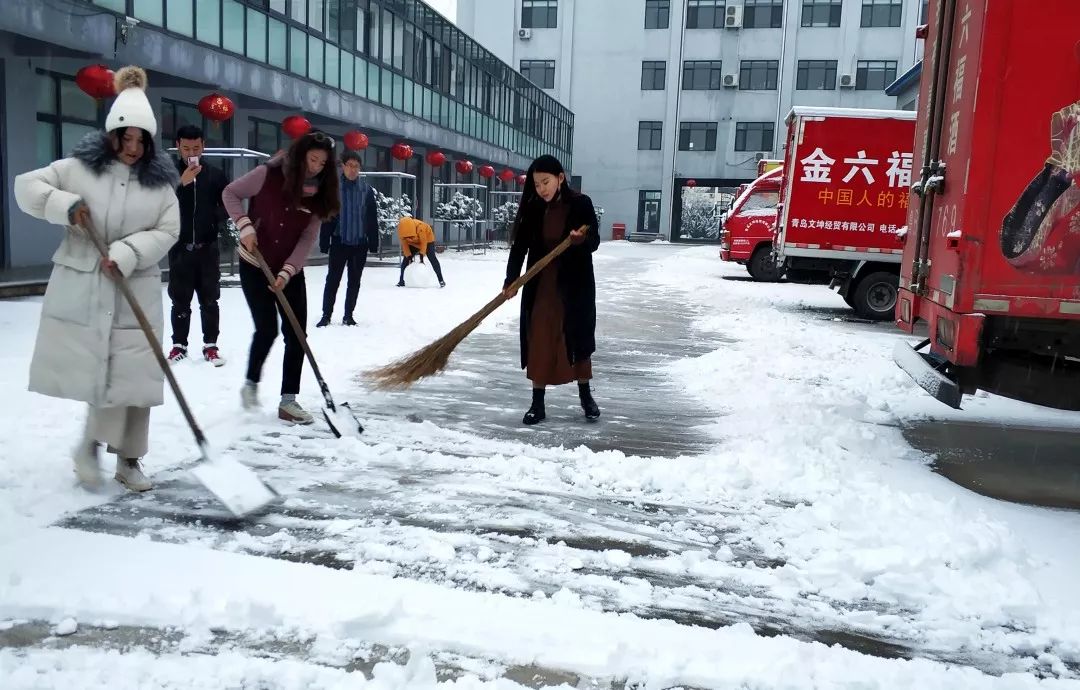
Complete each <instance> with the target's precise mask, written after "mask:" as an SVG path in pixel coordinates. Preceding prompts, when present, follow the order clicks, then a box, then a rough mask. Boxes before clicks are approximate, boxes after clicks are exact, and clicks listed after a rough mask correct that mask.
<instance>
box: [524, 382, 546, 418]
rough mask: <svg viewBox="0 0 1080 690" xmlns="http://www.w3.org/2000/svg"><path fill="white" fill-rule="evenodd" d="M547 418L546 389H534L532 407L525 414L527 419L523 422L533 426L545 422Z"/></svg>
mask: <svg viewBox="0 0 1080 690" xmlns="http://www.w3.org/2000/svg"><path fill="white" fill-rule="evenodd" d="M545 417H547V413H546V412H545V411H544V389H543V388H533V397H532V407H530V408H529V411H528V412H526V413H525V418H524V419H522V420H521V422H522V423H523V424H527V425H529V426H532V425H533V424H539V423H540V422H542V421H544V418H545Z"/></svg>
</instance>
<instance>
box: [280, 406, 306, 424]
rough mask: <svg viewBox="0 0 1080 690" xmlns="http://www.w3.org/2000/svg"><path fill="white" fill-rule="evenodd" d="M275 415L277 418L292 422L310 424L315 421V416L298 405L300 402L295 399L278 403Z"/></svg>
mask: <svg viewBox="0 0 1080 690" xmlns="http://www.w3.org/2000/svg"><path fill="white" fill-rule="evenodd" d="M277 416H278V419H281V420H283V421H286V422H292V423H293V424H312V423H314V422H315V418H314V417H312V416H311V414H310V413H308V411H307V410H305V409H304V408H302V407H300V403H298V402H296V401H295V400H290V401H289V402H287V403H282V404H281V405H278V410H277Z"/></svg>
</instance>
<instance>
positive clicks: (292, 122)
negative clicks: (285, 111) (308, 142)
mask: <svg viewBox="0 0 1080 690" xmlns="http://www.w3.org/2000/svg"><path fill="white" fill-rule="evenodd" d="M281 131H283V132H285V136H287V137H289V138H290V139H299V138H300V137H302V136H304V135H305V134H307V133H308V132H310V131H311V123H310V122H308V119H307V118H306V117H304V116H303V115H290V116H288V117H287V118H285V119H284V120H282V121H281Z"/></svg>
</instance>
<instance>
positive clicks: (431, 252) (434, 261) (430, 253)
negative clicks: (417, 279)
mask: <svg viewBox="0 0 1080 690" xmlns="http://www.w3.org/2000/svg"><path fill="white" fill-rule="evenodd" d="M419 253H420V247H414V246H413V245H411V244H410V245H409V253H408V255H406V256H404V257H402V259H401V278H399V281H400V282H402V283H404V282H405V268H406V267H407V266H408V265H409V264H410V263H411V262H412V258H413V256H414V255H416V254H419ZM425 256H427V258H428V261H430V262H431V267H432V268H433V269H435V277H436V278H438V279H439V282H440V283H441V282H443V278H442V266H440V265H439V257H438V256H437V255H436V252H435V243H434V242H432V243H431V244H429V245H428V246H427V252H425Z"/></svg>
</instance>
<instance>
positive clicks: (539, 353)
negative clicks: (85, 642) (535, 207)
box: [525, 201, 592, 388]
mask: <svg viewBox="0 0 1080 690" xmlns="http://www.w3.org/2000/svg"><path fill="white" fill-rule="evenodd" d="M568 212H569V208H568V207H567V205H566V204H564V203H562V202H560V201H555V202H552V203H550V204H548V206H547V210H546V211H545V212H544V227H543V231H542V232H543V241H544V242H543V245H544V250H545V251H551V250H552V249H554V248H555V246H556V245H558V244H559V242H561V241H562V234H563V230H564V229H565V228H566V214H567V213H568ZM558 278H559V267H558V262H557V261H555V262H552V263H551V264H549V265H548V267H547V268H545V269H544V270H543V271H541V272H540V275H538V276H537V277H536V281H537V285H536V301H535V302H534V303H533V309H532V318H531V320H530V322H529V354H528V357H529V359H528V362H527V367H526V372H525V375H526V376H528V378H529V380H530V381H532V382H533V387H534V388H542V387H544V386H558V385H561V384H564V383H570V382H572V381H585V380H588V379H591V378H592V361H591V360H589V359H584V360H579V361H578V362H576V363H574V364H573V365H571V364H570V360H569V358H568V357H567V355H566V336H565V335H564V334H563V311H564V310H563V302H562V297H560V296H559V283H558Z"/></svg>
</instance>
